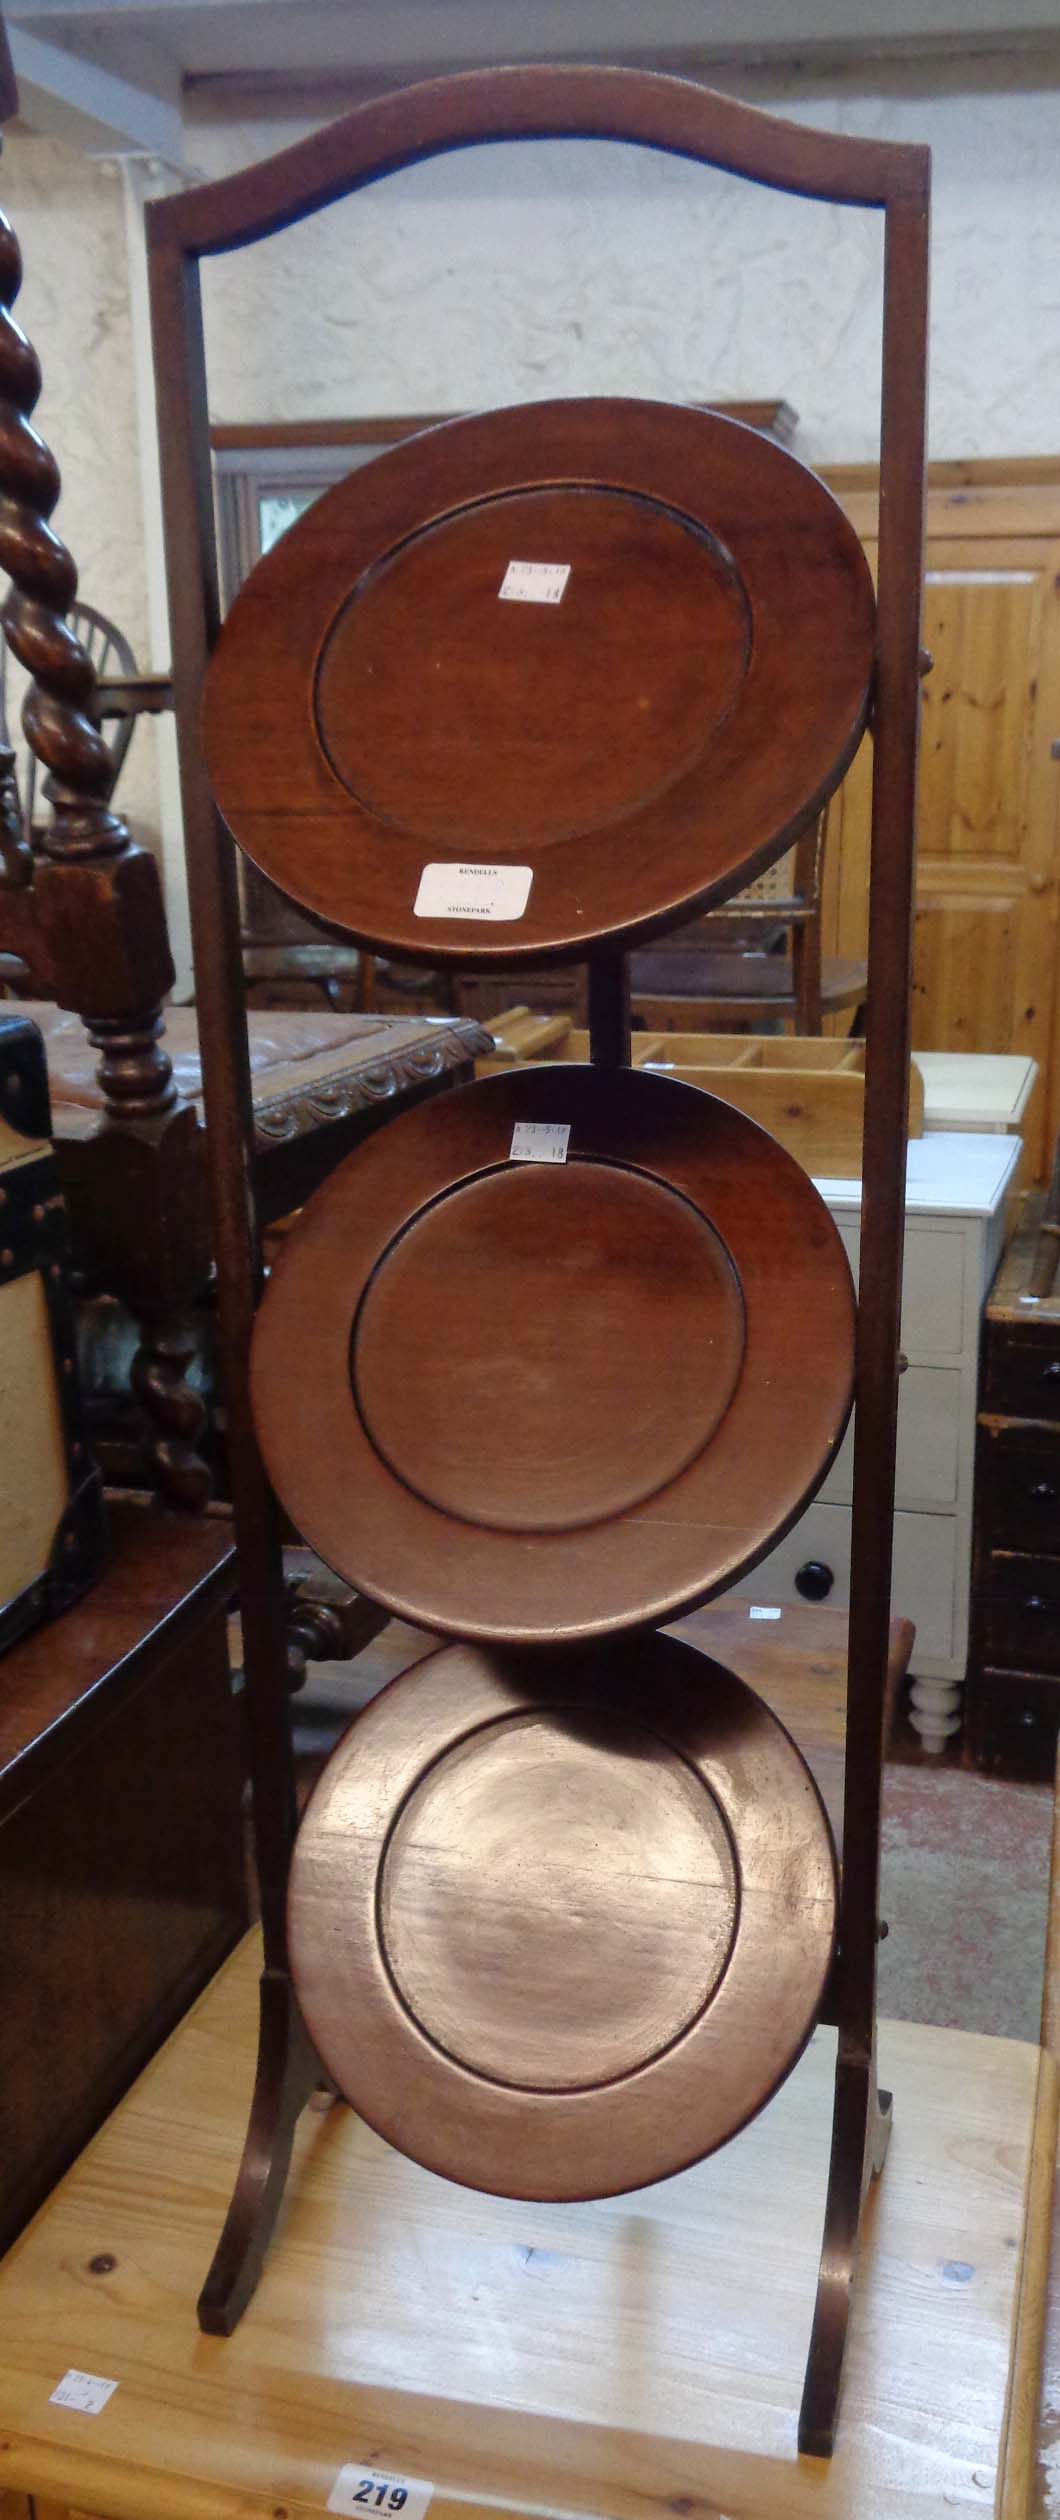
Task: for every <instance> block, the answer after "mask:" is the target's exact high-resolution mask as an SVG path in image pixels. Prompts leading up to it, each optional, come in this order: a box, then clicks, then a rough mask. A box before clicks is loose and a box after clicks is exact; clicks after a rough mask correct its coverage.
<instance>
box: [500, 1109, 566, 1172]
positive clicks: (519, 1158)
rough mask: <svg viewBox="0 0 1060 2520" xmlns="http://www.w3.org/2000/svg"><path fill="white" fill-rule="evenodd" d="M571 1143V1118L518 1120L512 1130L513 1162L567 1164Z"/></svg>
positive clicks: (511, 1151)
mask: <svg viewBox="0 0 1060 2520" xmlns="http://www.w3.org/2000/svg"><path fill="white" fill-rule="evenodd" d="M569 1144H570V1122H569V1120H517V1121H516V1123H515V1127H514V1129H513V1130H512V1143H511V1150H510V1153H511V1161H512V1163H513V1164H565V1163H566V1161H567V1148H568V1146H569Z"/></svg>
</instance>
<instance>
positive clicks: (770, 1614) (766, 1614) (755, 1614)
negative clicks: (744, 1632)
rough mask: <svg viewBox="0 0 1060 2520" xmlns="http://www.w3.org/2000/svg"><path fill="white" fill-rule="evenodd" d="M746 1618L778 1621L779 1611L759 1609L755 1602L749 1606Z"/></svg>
mask: <svg viewBox="0 0 1060 2520" xmlns="http://www.w3.org/2000/svg"><path fill="white" fill-rule="evenodd" d="M747 1616H748V1618H749V1619H779V1617H780V1612H779V1610H763V1609H760V1607H759V1605H758V1603H757V1601H754V1602H752V1604H751V1607H750V1609H749V1611H748V1613H747Z"/></svg>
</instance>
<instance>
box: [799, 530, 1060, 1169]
mask: <svg viewBox="0 0 1060 2520" xmlns="http://www.w3.org/2000/svg"><path fill="white" fill-rule="evenodd" d="M866 548H867V549H868V551H869V556H870V558H874V557H875V553H874V548H873V546H872V545H871V544H867V545H866ZM927 557H928V567H927V577H926V585H925V603H924V643H925V646H926V647H928V648H929V649H930V650H931V653H932V655H933V657H934V660H935V661H934V666H933V669H932V671H931V673H930V674H929V675H928V676H927V679H926V681H925V685H924V728H923V741H922V746H921V766H920V816H919V855H918V867H917V917H916V944H915V955H914V997H913V1042H914V1047H915V1048H918V1049H931V1050H984V1051H1022V1052H1025V1053H1027V1054H1028V1055H1029V1056H1030V1057H1031V1058H1035V1059H1037V1060H1038V1062H1039V1065H1040V1067H1041V1070H1042V1088H1041V1089H1040V1090H1039V1093H1038V1094H1037V1095H1036V1097H1035V1101H1034V1103H1033V1104H1032V1106H1031V1108H1030V1111H1029V1113H1028V1121H1029V1124H1030V1125H1029V1128H1028V1136H1027V1143H1028V1151H1029V1153H1030V1154H1031V1156H1032V1158H1033V1161H1034V1165H1035V1169H1036V1171H1037V1172H1038V1173H1041V1171H1042V1169H1043V1167H1044V1165H1045V1164H1046V1162H1047V1160H1048V1154H1049V1150H1050V1149H1051V1147H1052V1145H1053V1143H1054V1141H1055V1137H1056V1133H1057V1130H1058V1128H1060V1040H1058V1015H1060V1008H1058V975H1057V945H1058V925H1057V921H1058V912H1060V816H1058V796H1060V767H1058V764H1057V762H1056V760H1054V759H1053V757H1052V749H1051V747H1052V740H1053V738H1054V737H1055V736H1056V735H1058V734H1060V540H1056V539H1054V538H1052V537H1048V536H1026V537H1024V536H1013V537H1011V538H1008V537H1001V536H991V537H985V536H983V537H981V536H979V535H975V536H967V537H964V536H962V537H960V538H958V537H956V536H947V537H945V538H943V537H940V536H933V537H931V538H929V542H928V554H927ZM870 780H871V757H870V754H869V748H868V747H867V746H866V747H863V749H862V754H861V755H860V756H859V758H858V760H857V761H856V762H855V764H854V766H853V769H852V770H851V772H850V774H849V776H848V778H847V780H846V782H845V784H844V787H843V789H842V792H841V797H840V800H839V802H838V804H837V806H836V807H835V808H834V809H833V815H832V827H831V832H830V838H829V863H828V866H827V870H826V880H827V895H826V905H825V927H824V936H825V943H826V946H828V947H829V948H830V949H831V950H834V951H837V952H839V953H843V954H850V953H854V954H857V953H864V950H865V919H866V898H867V886H868V862H867V853H868V827H869V795H870ZM833 938H834V940H835V942H834V945H833Z"/></svg>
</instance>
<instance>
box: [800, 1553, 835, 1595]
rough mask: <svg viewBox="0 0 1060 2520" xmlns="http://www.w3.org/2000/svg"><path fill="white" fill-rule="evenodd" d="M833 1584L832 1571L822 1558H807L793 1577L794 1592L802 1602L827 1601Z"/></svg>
mask: <svg viewBox="0 0 1060 2520" xmlns="http://www.w3.org/2000/svg"><path fill="white" fill-rule="evenodd" d="M834 1582H835V1576H834V1574H833V1572H832V1569H831V1567H830V1566H826V1565H825V1562H824V1559H823V1558H807V1560H806V1564H805V1566H800V1568H799V1571H798V1574H797V1575H796V1577H795V1590H796V1592H797V1593H801V1594H802V1598H803V1600H804V1601H827V1599H828V1595H829V1593H830V1592H831V1589H832V1586H833V1584H834Z"/></svg>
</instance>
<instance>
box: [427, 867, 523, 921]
mask: <svg viewBox="0 0 1060 2520" xmlns="http://www.w3.org/2000/svg"><path fill="white" fill-rule="evenodd" d="M533 880H534V870H533V867H532V866H442V865H434V866H425V867H424V870H423V873H422V875H421V876H420V888H419V891H418V893H417V895H416V898H415V901H414V902H413V905H412V908H413V912H414V914H415V916H416V918H417V919H521V918H522V915H523V912H524V910H525V908H526V905H527V902H528V901H529V899H530V886H531V884H532V883H533Z"/></svg>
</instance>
